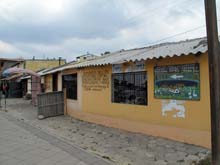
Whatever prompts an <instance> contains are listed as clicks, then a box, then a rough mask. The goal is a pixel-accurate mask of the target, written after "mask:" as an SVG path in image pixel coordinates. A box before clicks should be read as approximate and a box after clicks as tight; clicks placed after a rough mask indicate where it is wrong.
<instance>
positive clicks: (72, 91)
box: [63, 74, 77, 100]
mask: <svg viewBox="0 0 220 165" xmlns="http://www.w3.org/2000/svg"><path fill="white" fill-rule="evenodd" d="M63 88H66V97H67V98H68V99H73V100H77V74H71V75H64V76H63Z"/></svg>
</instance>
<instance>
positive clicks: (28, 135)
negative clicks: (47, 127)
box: [0, 112, 109, 165]
mask: <svg viewBox="0 0 220 165" xmlns="http://www.w3.org/2000/svg"><path fill="white" fill-rule="evenodd" d="M0 132H1V134H0V146H1V147H0V164H1V165H59V164H62V165H87V164H93V165H97V164H98V165H103V164H106V165H107V164H109V163H107V162H106V161H104V160H102V159H100V158H97V157H96V156H93V155H91V154H89V153H87V152H84V151H82V150H80V149H78V148H76V147H74V146H72V145H69V144H67V143H65V142H63V141H61V140H59V139H57V138H55V137H53V136H51V135H49V134H47V133H45V132H43V131H41V130H39V129H36V128H33V127H32V126H29V125H26V124H24V123H21V122H20V121H17V120H16V119H14V118H13V117H10V116H7V115H6V114H3V112H0Z"/></svg>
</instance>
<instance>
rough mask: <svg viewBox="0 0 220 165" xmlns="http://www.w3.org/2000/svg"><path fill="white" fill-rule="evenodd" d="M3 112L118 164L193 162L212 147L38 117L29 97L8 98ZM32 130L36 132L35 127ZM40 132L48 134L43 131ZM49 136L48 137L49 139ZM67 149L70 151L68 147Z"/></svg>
mask: <svg viewBox="0 0 220 165" xmlns="http://www.w3.org/2000/svg"><path fill="white" fill-rule="evenodd" d="M4 114H7V116H11V117H13V118H14V119H15V118H16V120H17V121H20V122H19V123H23V126H25V127H28V125H31V126H32V127H35V128H39V129H41V130H43V131H44V132H47V133H49V134H50V135H53V139H54V136H55V137H58V138H59V139H62V140H63V141H64V142H67V143H69V144H72V145H73V146H77V147H80V148H81V149H83V150H84V151H86V152H89V153H91V154H93V155H97V156H98V157H102V158H104V159H106V160H107V161H111V163H113V164H116V165H191V164H195V162H198V161H200V160H203V159H205V158H206V157H207V156H209V154H210V150H208V149H205V148H202V147H198V146H194V145H189V144H185V143H180V142H176V141H172V140H168V139H163V138H159V137H153V136H148V135H143V134H138V133H131V132H127V131H123V130H119V129H114V128H108V127H104V126H101V125H97V124H93V123H88V122H85V121H81V120H78V119H75V118H71V117H67V116H58V117H52V118H47V119H44V120H38V119H37V107H33V106H32V105H31V104H30V101H29V100H23V99H8V100H7V112H5V113H4ZM0 115H1V114H0ZM25 123H26V125H24V124H25ZM29 130H30V131H32V132H33V128H30V129H29ZM38 136H41V138H45V136H42V135H41V134H40V135H38ZM46 137H47V138H46V140H47V139H50V137H48V136H46ZM53 141H54V142H51V143H53V145H55V146H57V143H56V140H53ZM64 142H62V143H64ZM67 145H68V144H67ZM62 146H66V145H65V144H63V145H62ZM62 146H58V147H62ZM64 149H65V150H66V151H67V152H68V151H69V150H68V147H63V150H64ZM70 151H71V150H70ZM70 153H71V152H70ZM87 159H90V158H87ZM82 160H84V159H82Z"/></svg>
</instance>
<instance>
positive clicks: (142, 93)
mask: <svg viewBox="0 0 220 165" xmlns="http://www.w3.org/2000/svg"><path fill="white" fill-rule="evenodd" d="M112 102H114V103H125V104H136V105H147V73H146V72H133V73H115V74H112Z"/></svg>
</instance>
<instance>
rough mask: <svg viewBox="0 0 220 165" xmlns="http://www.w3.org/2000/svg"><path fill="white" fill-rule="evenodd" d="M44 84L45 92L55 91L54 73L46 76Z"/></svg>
mask: <svg viewBox="0 0 220 165" xmlns="http://www.w3.org/2000/svg"><path fill="white" fill-rule="evenodd" d="M44 86H45V92H46V93H47V92H52V91H53V77H52V74H49V75H45V76H44Z"/></svg>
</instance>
